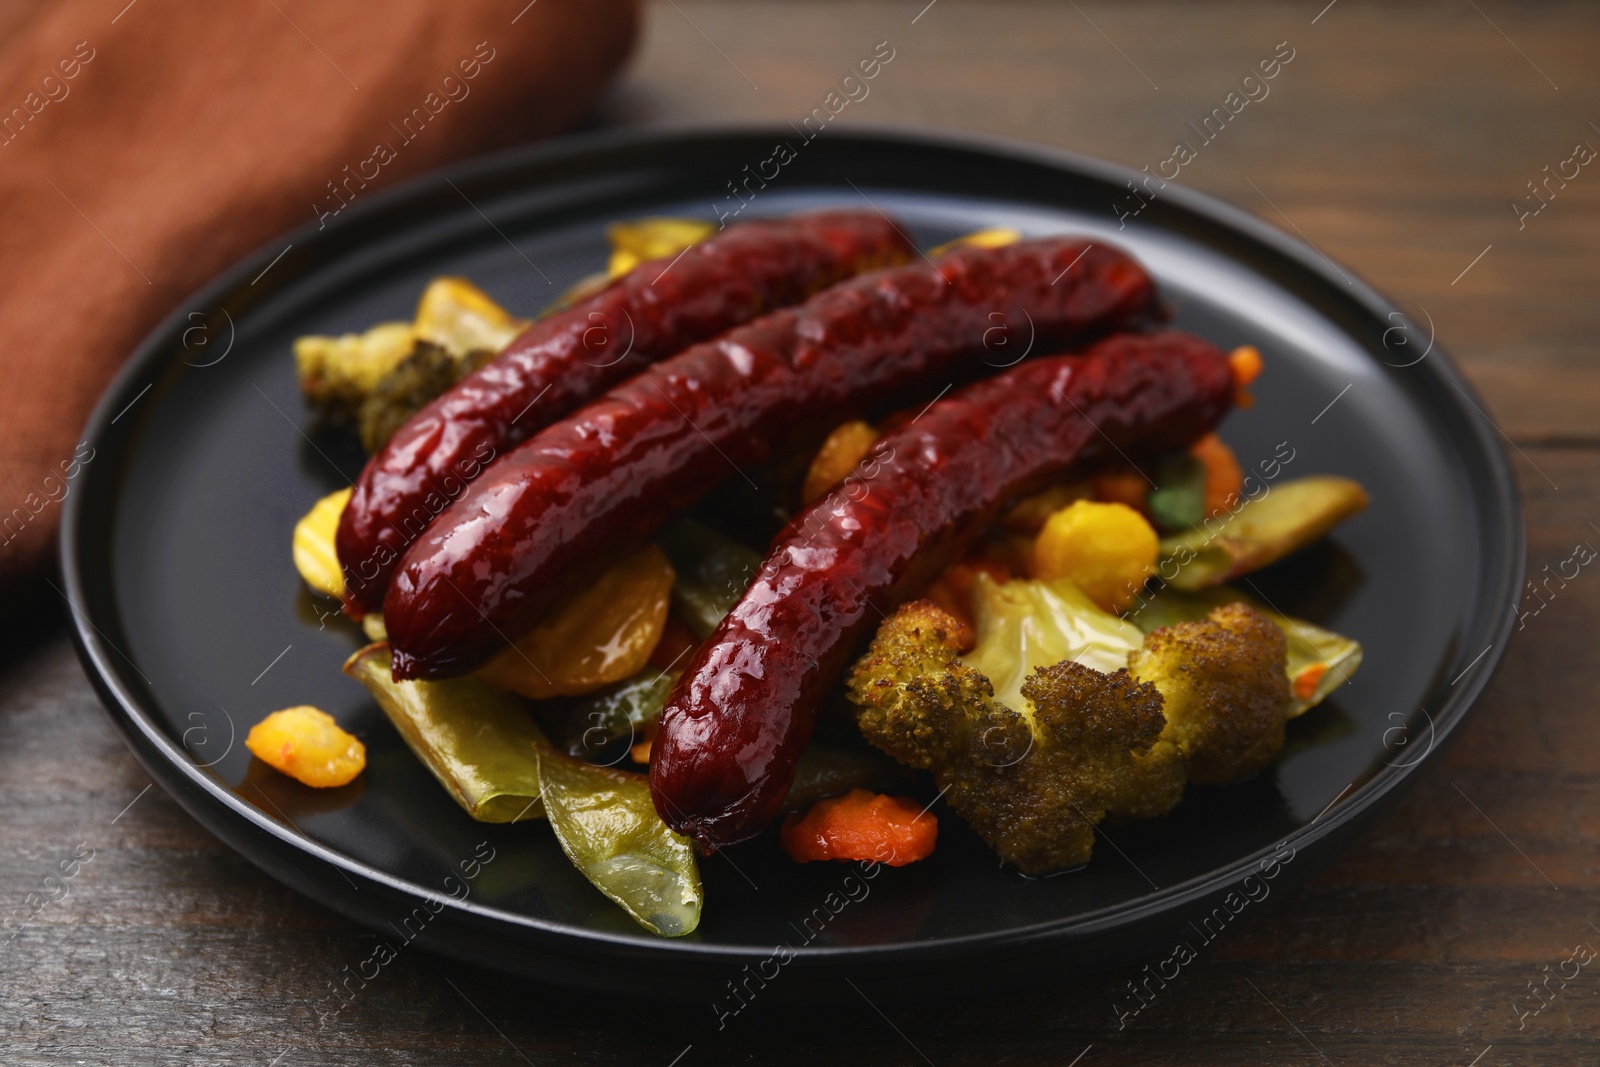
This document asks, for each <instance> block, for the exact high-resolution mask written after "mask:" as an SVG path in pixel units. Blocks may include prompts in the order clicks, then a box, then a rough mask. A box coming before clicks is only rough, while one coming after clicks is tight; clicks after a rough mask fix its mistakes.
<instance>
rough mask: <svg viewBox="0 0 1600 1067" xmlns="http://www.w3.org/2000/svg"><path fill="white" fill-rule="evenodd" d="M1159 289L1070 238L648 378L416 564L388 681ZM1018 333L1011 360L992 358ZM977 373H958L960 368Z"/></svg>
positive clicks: (779, 326)
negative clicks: (715, 495) (889, 413)
mask: <svg viewBox="0 0 1600 1067" xmlns="http://www.w3.org/2000/svg"><path fill="white" fill-rule="evenodd" d="M1154 295H1155V294H1154V287H1153V285H1152V283H1151V281H1150V278H1149V276H1148V275H1147V274H1146V273H1145V272H1144V270H1143V269H1142V268H1141V267H1140V266H1139V265H1138V264H1137V263H1135V262H1134V261H1133V260H1132V259H1130V258H1129V257H1128V256H1127V255H1126V254H1124V253H1122V252H1120V251H1118V250H1116V249H1113V248H1110V247H1107V246H1104V245H1090V244H1087V243H1086V242H1084V241H1081V240H1076V239H1069V238H1051V239H1045V240H1037V241H1027V242H1022V243H1019V244H1013V245H1009V246H1007V247H1004V248H995V249H965V250H962V251H957V252H952V253H950V254H949V255H946V256H942V257H940V259H939V260H938V261H937V263H932V262H919V263H914V264H911V265H909V266H905V267H897V268H893V269H889V270H884V271H879V272H878V273H876V274H870V275H864V276H862V277H860V278H855V279H852V280H850V281H847V282H842V283H840V284H839V285H836V286H834V287H833V288H831V289H828V290H826V291H824V292H822V293H819V294H818V295H816V296H814V297H812V298H811V299H810V300H808V301H807V302H806V303H805V304H802V305H800V306H799V307H797V308H791V309H787V310H784V311H779V312H776V313H774V314H772V315H769V316H767V317H765V318H763V319H758V320H757V321H755V322H753V323H750V324H749V325H747V326H742V327H739V328H738V329H735V330H731V331H729V332H728V333H727V334H724V335H723V336H722V337H719V338H717V339H716V340H715V341H712V342H708V343H706V344H702V345H696V346H695V347H693V348H690V349H688V350H686V351H684V352H681V353H679V354H678V355H676V356H673V357H672V358H671V359H667V360H663V361H662V362H660V363H657V364H655V365H654V366H652V367H650V368H648V369H646V370H645V371H643V372H642V373H640V374H639V375H637V376H636V377H634V378H632V379H630V380H628V381H627V382H625V383H623V384H622V385H620V386H618V387H617V388H616V389H613V390H612V391H611V392H610V393H608V394H607V395H606V396H604V397H602V398H601V399H599V400H597V401H595V402H594V403H592V404H590V405H589V406H588V407H586V408H584V409H583V410H581V411H579V412H578V413H577V414H575V415H573V416H572V417H570V418H568V419H565V420H563V421H562V422H559V423H557V424H555V425H553V426H551V427H549V428H547V429H546V430H544V431H543V432H541V433H540V434H539V435H538V436H536V437H534V438H532V439H531V440H529V441H528V442H526V443H525V444H523V445H522V446H521V447H519V448H518V449H516V450H515V451H513V452H511V453H508V454H507V455H506V456H504V457H503V458H502V459H501V460H500V461H499V462H498V463H496V464H495V465H494V467H492V468H491V469H490V471H489V473H488V474H487V475H485V476H484V477H483V478H480V479H479V480H478V481H477V482H476V483H474V484H473V485H472V486H471V487H470V488H469V489H468V490H467V492H466V493H465V494H464V495H463V496H462V497H461V498H460V499H459V500H457V501H456V502H455V503H453V504H451V505H450V507H449V508H448V509H447V510H446V511H445V513H444V514H443V515H441V516H440V518H439V520H438V521H437V522H436V523H435V524H434V526H433V529H432V530H430V531H429V533H428V534H427V535H426V536H424V537H423V538H422V539H420V540H419V541H417V542H416V544H414V545H413V546H412V547H411V549H410V550H409V551H408V552H407V554H406V557H405V559H404V560H403V561H402V563H401V566H400V568H399V569H398V570H397V571H396V572H395V575H394V580H393V581H392V582H391V583H390V586H389V592H388V595H387V596H386V597H385V599H384V604H383V608H384V611H383V615H384V621H385V624H386V626H387V627H388V631H389V642H390V645H391V647H392V649H393V670H394V675H395V677H396V678H443V677H449V676H451V675H454V674H461V673H464V672H466V671H469V670H471V669H472V668H474V667H476V666H478V665H479V664H481V663H483V662H484V661H485V660H487V659H488V658H489V657H490V656H491V655H492V654H493V653H494V652H496V651H497V650H499V649H500V648H502V647H504V644H505V641H506V639H507V638H508V637H515V636H517V635H518V634H519V633H520V632H523V631H525V630H527V629H530V628H532V627H533V626H534V625H536V624H537V623H538V622H539V620H540V618H541V617H542V615H543V614H544V613H545V612H547V611H548V610H549V609H550V608H551V607H553V606H554V605H556V604H558V603H560V601H561V599H562V597H564V596H566V595H569V594H570V593H571V592H573V591H574V590H576V589H578V588H580V587H581V586H582V585H583V584H584V583H586V582H587V581H589V580H591V579H592V578H593V577H594V576H595V575H596V573H597V572H598V571H600V570H602V569H603V568H604V567H605V566H607V565H608V564H609V563H610V562H611V561H613V560H615V559H617V558H619V557H620V555H621V554H622V553H623V552H625V551H629V550H631V549H632V548H634V547H636V546H638V545H641V544H643V543H644V542H645V541H647V540H648V539H649V538H650V537H651V536H652V535H653V534H654V532H655V531H656V529H657V528H659V527H660V526H661V525H662V523H664V522H665V521H666V520H667V519H668V518H670V517H671V516H672V515H673V514H675V513H676V512H678V511H680V510H682V509H683V508H684V507H687V506H688V505H690V504H692V503H693V502H694V501H696V500H698V499H699V498H700V497H702V496H703V495H704V494H705V493H706V492H708V491H709V490H710V489H711V488H713V487H714V486H715V485H716V484H717V483H718V482H720V481H721V480H722V479H723V478H725V477H729V476H733V477H748V475H747V474H745V473H744V472H745V471H747V470H748V469H750V468H751V467H754V466H756V465H759V464H761V463H764V462H766V461H768V460H769V459H771V458H773V457H774V456H777V455H782V454H784V453H785V452H786V451H791V450H793V449H795V448H797V447H799V446H800V445H802V444H803V443H805V442H807V441H812V440H814V439H815V438H816V437H817V436H820V434H821V433H822V432H825V431H826V430H827V428H829V427H830V426H832V425H835V424H836V423H838V422H839V421H840V420H841V419H842V418H846V417H848V416H849V413H851V412H856V411H860V410H862V409H863V408H864V407H866V406H868V405H870V404H872V403H874V402H878V401H882V400H884V399H885V398H886V397H888V396H891V395H893V394H895V393H896V392H897V391H899V390H904V389H905V388H907V387H909V386H928V387H934V388H936V387H937V386H938V384H939V383H940V381H941V380H943V381H953V380H954V378H955V377H957V376H961V375H963V374H970V373H971V372H972V371H974V370H975V369H981V368H982V366H983V362H982V361H983V359H984V358H985V357H986V356H988V357H989V358H990V359H992V358H993V356H994V355H996V354H1001V353H1007V356H1006V358H1007V359H1009V360H1013V361H1014V360H1015V358H1016V356H1014V355H1009V354H1008V353H1012V352H1015V351H1017V350H1018V349H1022V348H1023V338H1024V336H1025V334H1024V323H1025V322H1026V323H1029V324H1031V327H1030V330H1031V333H1032V335H1033V337H1034V338H1035V343H1038V344H1053V343H1057V342H1060V341H1062V340H1065V339H1069V338H1077V337H1081V336H1082V335H1084V334H1085V333H1088V332H1097V331H1103V330H1107V329H1111V328H1118V327H1126V326H1127V325H1129V324H1130V323H1134V322H1138V321H1142V320H1143V319H1144V318H1145V317H1146V316H1147V315H1148V314H1149V313H1150V311H1151V309H1152V305H1153V300H1154ZM997 316H998V317H1000V318H1002V319H1005V320H1007V322H1008V323H1009V324H1010V325H1009V327H1008V328H1010V329H1011V330H1012V341H1013V344H1014V346H1015V347H1012V348H999V347H996V346H993V345H992V346H991V347H990V348H988V349H986V348H985V341H986V340H988V341H990V342H994V341H996V336H995V335H994V334H993V331H994V330H995V329H996V317H997ZM963 362H965V364H966V365H965V366H961V365H960V364H962V363H963Z"/></svg>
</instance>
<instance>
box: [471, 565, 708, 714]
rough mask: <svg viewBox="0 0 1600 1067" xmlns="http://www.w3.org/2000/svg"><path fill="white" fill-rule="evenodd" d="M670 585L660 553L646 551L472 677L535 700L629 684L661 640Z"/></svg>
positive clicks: (669, 574)
mask: <svg viewBox="0 0 1600 1067" xmlns="http://www.w3.org/2000/svg"><path fill="white" fill-rule="evenodd" d="M676 578H677V575H676V574H674V573H673V570H672V564H670V563H668V562H667V557H666V554H665V553H663V552H662V551H661V550H660V549H659V548H657V547H655V546H654V545H651V546H650V547H649V548H647V549H645V550H644V551H643V552H640V553H639V554H638V555H636V556H630V557H629V558H628V559H625V560H623V561H622V562H621V563H619V564H617V565H616V566H615V567H612V568H611V569H610V570H609V571H607V572H606V573H604V574H602V575H601V576H600V578H599V580H598V581H596V582H595V583H594V584H593V585H592V586H590V587H589V588H588V589H585V590H584V591H583V592H582V593H579V594H578V595H577V596H576V597H574V598H573V599H571V600H570V601H568V602H567V603H566V605H565V606H563V607H561V608H559V609H558V610H557V611H556V613H555V614H554V615H553V616H551V617H550V618H548V619H546V620H545V621H544V622H542V623H540V624H539V626H538V628H537V629H535V630H533V631H532V632H531V633H529V634H526V635H525V636H523V637H522V638H521V639H520V640H518V641H517V642H516V643H515V647H513V648H508V649H506V650H505V651H504V652H502V653H500V654H499V655H498V656H496V657H495V658H494V659H492V660H490V661H489V662H488V663H487V664H485V665H484V666H483V667H482V668H480V669H479V671H478V675H479V677H481V678H483V679H484V680H485V681H486V682H488V683H489V684H491V685H496V686H499V687H500V688H502V689H510V690H511V691H513V692H516V693H520V694H522V695H523V696H525V697H532V698H534V699H536V700H537V699H543V698H544V697H554V696H577V695H579V694H582V693H591V692H593V691H594V690H596V689H599V688H601V687H602V686H607V685H610V684H611V683H612V682H620V681H622V680H623V679H624V678H628V677H631V676H632V675H634V674H637V673H638V672H639V671H641V670H643V669H644V666H645V663H646V662H648V661H649V659H650V653H652V652H654V651H655V647H656V644H657V642H659V641H660V640H661V632H662V630H663V629H665V627H666V624H667V607H668V603H669V601H670V599H671V596H672V583H673V581H674V580H675V579H676Z"/></svg>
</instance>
